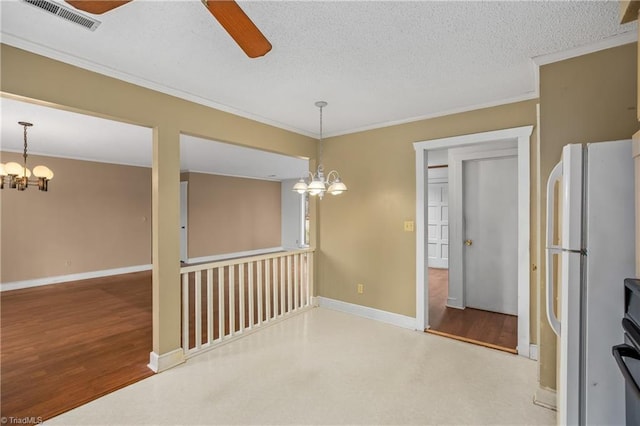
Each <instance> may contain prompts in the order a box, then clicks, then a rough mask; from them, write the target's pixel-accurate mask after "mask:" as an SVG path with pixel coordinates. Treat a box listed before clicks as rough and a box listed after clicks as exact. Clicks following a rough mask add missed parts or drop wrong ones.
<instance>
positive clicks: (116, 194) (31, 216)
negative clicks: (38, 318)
mask: <svg viewBox="0 0 640 426" xmlns="http://www.w3.org/2000/svg"><path fill="white" fill-rule="evenodd" d="M1 161H2V162H7V161H17V162H19V163H21V164H22V154H17V153H10V152H2V158H1ZM38 164H44V165H46V166H48V167H49V168H51V169H52V170H53V171H54V173H55V176H54V179H53V180H52V181H51V182H50V183H49V185H50V190H49V191H47V192H41V191H38V189H37V186H36V187H33V188H31V187H30V188H28V189H27V190H26V191H18V190H16V189H10V188H8V187H6V186H5V189H3V190H2V192H1V193H0V197H2V202H1V206H0V208H1V212H2V216H1V217H2V219H1V223H0V227H1V229H2V239H1V240H2V275H1V277H0V281H1V282H3V283H7V282H12V281H22V280H29V279H36V278H44V277H52V276H58V275H67V274H74V273H80V272H88V271H98V270H104V269H111V268H122V267H126V266H137V265H148V264H150V263H151V169H149V168H144V167H133V166H120V165H115V164H105V163H96V162H89V161H77V160H69V159H63V158H52V157H42V156H37V155H29V158H28V165H30V168H33V166H36V165H38Z"/></svg>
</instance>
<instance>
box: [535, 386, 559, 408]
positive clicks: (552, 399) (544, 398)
mask: <svg viewBox="0 0 640 426" xmlns="http://www.w3.org/2000/svg"><path fill="white" fill-rule="evenodd" d="M533 403H534V404H536V405H539V406H541V407H545V408H548V409H550V410H556V409H557V398H556V391H554V390H553V389H548V388H541V387H538V389H536V393H535V394H534V395H533Z"/></svg>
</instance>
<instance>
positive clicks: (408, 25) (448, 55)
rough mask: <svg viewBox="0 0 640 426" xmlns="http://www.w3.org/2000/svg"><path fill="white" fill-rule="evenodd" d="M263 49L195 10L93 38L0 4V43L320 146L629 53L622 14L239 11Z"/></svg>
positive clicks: (140, 0)
mask: <svg viewBox="0 0 640 426" xmlns="http://www.w3.org/2000/svg"><path fill="white" fill-rule="evenodd" d="M240 4H241V6H242V8H243V9H244V10H245V12H246V13H247V15H248V16H249V17H250V18H251V19H252V20H253V21H254V22H255V23H256V25H257V26H258V27H259V28H260V29H261V30H262V32H263V33H264V34H265V35H266V37H267V38H268V39H269V40H270V41H271V43H272V45H273V50H272V51H271V52H270V53H268V54H267V55H266V56H265V57H262V58H259V59H249V58H247V57H246V56H245V55H244V53H243V52H242V51H241V50H240V49H239V48H238V47H237V45H235V43H234V42H233V40H232V39H231V38H230V37H229V36H228V35H227V34H226V33H225V32H224V30H223V29H222V28H221V27H220V25H219V24H218V23H217V21H215V20H214V19H213V17H212V16H211V15H210V14H209V12H208V11H207V10H206V9H205V8H204V7H203V5H202V4H201V3H200V1H199V0H183V1H145V0H134V1H133V2H131V3H129V4H127V5H125V6H122V7H120V8H117V9H115V10H113V11H111V12H108V13H106V14H104V15H100V16H97V18H98V19H99V20H100V21H101V22H102V23H101V25H100V26H99V28H98V29H97V30H95V31H94V32H91V31H88V30H86V29H84V28H82V27H80V26H78V25H75V24H73V23H69V22H66V21H64V20H61V19H59V18H57V17H55V16H52V15H49V14H47V13H45V12H42V11H40V10H38V9H36V8H34V7H32V6H30V5H28V4H26V3H24V2H22V1H15V0H14V1H2V2H0V8H1V9H0V12H1V14H2V16H1V21H0V22H1V35H2V42H4V43H7V44H10V45H14V46H16V47H20V48H24V49H27V50H30V51H33V52H36V53H40V54H43V55H46V56H49V57H53V58H56V59H59V60H62V61H65V62H69V63H72V64H75V65H78V66H81V67H85V68H88V69H92V70H95V71H98V72H101V73H104V74H107V75H111V76H115V77H118V78H121V79H124V80H127V81H130V82H133V83H136V84H140V85H143V86H146V87H150V88H154V89H156V90H160V91H163V92H166V93H170V94H173V95H177V96H181V97H183V98H186V99H191V100H194V101H196V102H200V103H203V104H206V105H210V106H213V107H216V108H220V109H223V110H226V111H231V112H235V113H237V114H240V115H243V116H247V117H251V118H254V119H258V120H260V121H263V122H266V123H270V124H274V125H276V126H279V127H282V128H285V129H290V130H294V131H296V132H299V133H302V134H307V135H317V132H318V114H317V109H316V107H315V106H314V102H315V101H317V100H321V99H322V100H326V101H328V102H329V106H328V107H327V108H326V109H325V111H324V112H325V125H324V130H325V135H332V134H343V133H349V132H353V131H356V130H359V129H365V128H373V127H380V126H383V125H388V124H390V123H398V122H406V121H410V120H413V119H418V118H422V117H428V116H434V115H438V114H442V113H444V112H450V111H456V110H464V109H470V108H473V107H475V106H482V105H490V104H496V103H501V102H505V101H507V100H518V99H526V98H532V97H535V96H536V92H537V87H536V85H537V83H536V73H535V66H534V65H533V62H532V60H531V59H532V58H535V57H538V56H542V55H549V54H553V53H557V52H563V51H566V50H569V49H575V48H581V47H585V46H589V45H593V44H594V43H596V44H597V43H602V42H603V41H606V40H608V39H610V38H611V37H615V36H621V35H622V37H623V38H624V37H625V36H627V35H628V36H629V37H626V38H625V39H626V40H629V41H631V40H633V39H634V37H635V36H633V37H631V36H632V33H633V34H635V31H637V26H636V23H631V24H626V25H622V26H621V25H619V24H618V2H617V1H607V2H602V1H589V2H582V1H571V2H567V1H559V2H540V1H535V2H534V1H526V2H524V1H509V2H465V1H463V2H455V1H447V2H431V1H412V2H400V1H392V2H380V1H358V2H345V1H331V2H324V1H295V2H289V1H253V2H246V1H242V2H240Z"/></svg>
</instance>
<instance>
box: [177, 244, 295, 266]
mask: <svg viewBox="0 0 640 426" xmlns="http://www.w3.org/2000/svg"><path fill="white" fill-rule="evenodd" d="M279 251H286V250H285V249H284V248H283V247H269V248H263V249H257V250H247V251H237V252H234V253H223V254H214V255H211V256H202V257H193V258H191V257H190V258H189V260H188V261H187V263H188V264H192V263H206V262H218V261H220V260H227V259H235V258H237V257H249V256H259V255H261V254H269V253H277V252H279Z"/></svg>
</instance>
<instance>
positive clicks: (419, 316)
mask: <svg viewBox="0 0 640 426" xmlns="http://www.w3.org/2000/svg"><path fill="white" fill-rule="evenodd" d="M532 131H533V126H522V127H515V128H511V129H504V130H495V131H491V132H484V133H475V134H470V135H461V136H453V137H448V138H442V139H433V140H428V141H420V142H416V143H414V144H413V146H414V149H415V150H416V318H415V327H416V329H424V328H428V324H429V303H428V300H429V299H428V297H429V287H428V283H429V276H428V274H427V267H428V265H427V262H426V259H425V253H426V247H425V244H426V241H427V235H426V231H425V229H426V228H425V224H426V223H428V218H427V209H425V205H424V200H425V191H426V190H427V185H428V182H427V174H428V173H427V168H426V167H425V165H426V164H428V163H427V161H426V160H427V159H426V156H427V151H429V150H432V149H439V148H453V147H459V146H465V145H474V144H482V143H487V142H498V141H504V140H513V139H515V140H517V144H518V316H519V319H520V320H519V321H518V354H519V355H522V356H526V357H529V345H530V343H531V342H530V338H529V322H530V312H529V311H530V300H529V299H530V297H529V291H530V282H529V264H530V252H529V243H530V221H531V218H530V211H529V210H530V205H529V203H530V201H529V197H530V195H531V194H530V191H531V188H530V180H531V174H530V156H531V154H530V152H529V144H530V141H529V139H530V137H531V133H532Z"/></svg>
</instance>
